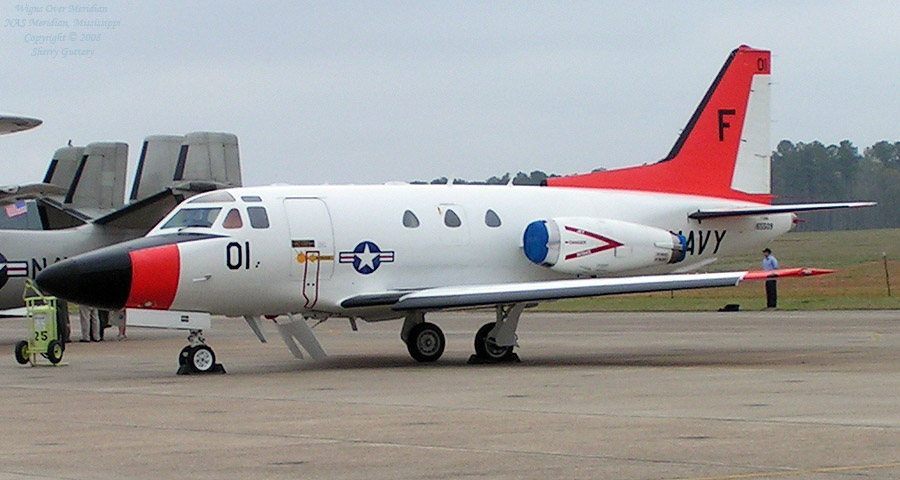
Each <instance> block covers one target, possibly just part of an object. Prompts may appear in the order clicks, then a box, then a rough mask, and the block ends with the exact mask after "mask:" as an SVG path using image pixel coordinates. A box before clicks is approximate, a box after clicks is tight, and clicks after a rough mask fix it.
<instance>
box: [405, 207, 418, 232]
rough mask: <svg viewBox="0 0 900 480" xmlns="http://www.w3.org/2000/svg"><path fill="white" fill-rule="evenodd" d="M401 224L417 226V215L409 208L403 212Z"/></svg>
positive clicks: (407, 226) (411, 226) (409, 226)
mask: <svg viewBox="0 0 900 480" xmlns="http://www.w3.org/2000/svg"><path fill="white" fill-rule="evenodd" d="M403 226H404V227H406V228H416V227H418V226H419V217H416V214H415V213H413V212H412V211H411V210H407V211H405V212H403Z"/></svg>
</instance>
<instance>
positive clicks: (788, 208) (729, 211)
mask: <svg viewBox="0 0 900 480" xmlns="http://www.w3.org/2000/svg"><path fill="white" fill-rule="evenodd" d="M874 205H877V203H876V202H849V203H800V204H795V205H760V206H758V207H740V208H711V209H708V210H697V211H696V212H694V213H692V214H690V215H688V218H693V219H694V220H705V219H707V218H722V217H745V216H752V215H768V214H776V213H794V212H814V211H818V210H836V209H840V208H861V207H871V206H874Z"/></svg>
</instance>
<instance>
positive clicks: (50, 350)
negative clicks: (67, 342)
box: [47, 340, 63, 365]
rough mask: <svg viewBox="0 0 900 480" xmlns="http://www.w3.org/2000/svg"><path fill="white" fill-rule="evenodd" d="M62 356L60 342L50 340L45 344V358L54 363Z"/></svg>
mask: <svg viewBox="0 0 900 480" xmlns="http://www.w3.org/2000/svg"><path fill="white" fill-rule="evenodd" d="M62 356H63V344H62V343H60V341H59V340H51V341H50V343H48V344H47V360H50V363H52V364H54V365H56V364H57V363H59V362H60V360H62Z"/></svg>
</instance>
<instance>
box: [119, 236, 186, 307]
mask: <svg viewBox="0 0 900 480" xmlns="http://www.w3.org/2000/svg"><path fill="white" fill-rule="evenodd" d="M128 255H129V256H131V291H130V292H129V293H128V300H127V301H126V302H125V306H126V307H136V308H152V309H156V310H166V309H168V308H169V307H171V306H172V302H173V301H175V293H176V292H177V291H178V276H179V274H180V271H181V261H180V259H179V254H178V245H175V244H172V245H163V246H160V247H153V248H146V249H143V250H135V251H133V252H129V253H128Z"/></svg>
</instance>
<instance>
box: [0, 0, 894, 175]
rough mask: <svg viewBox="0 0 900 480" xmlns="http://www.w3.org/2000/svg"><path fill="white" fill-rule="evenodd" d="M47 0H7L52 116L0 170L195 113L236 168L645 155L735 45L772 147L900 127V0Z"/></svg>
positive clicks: (878, 135) (35, 106)
mask: <svg viewBox="0 0 900 480" xmlns="http://www.w3.org/2000/svg"><path fill="white" fill-rule="evenodd" d="M56 5H57V4H55V3H52V0H43V1H35V2H29V1H26V0H16V1H9V2H4V3H3V4H2V5H0V15H2V18H3V22H4V28H2V29H0V32H2V33H0V35H2V37H0V41H2V42H3V48H2V49H0V58H2V60H3V61H2V64H3V66H4V68H3V74H2V75H0V112H3V113H7V114H19V115H25V116H34V117H37V118H40V119H42V120H43V121H44V124H43V125H42V126H40V127H38V128H37V129H35V130H32V131H29V132H24V133H18V134H15V135H10V136H5V137H2V138H0V162H2V163H0V165H2V166H3V174H2V177H0V184H10V183H24V182H33V181H39V180H40V179H41V178H42V176H43V174H44V171H45V170H46V167H47V164H48V162H49V159H50V156H51V155H52V152H53V151H54V150H55V149H56V148H58V147H61V146H64V145H65V144H66V142H67V141H68V140H69V139H72V140H73V141H74V143H75V144H81V145H83V144H86V143H90V142H93V141H112V140H117V141H125V142H128V144H129V145H130V147H131V150H130V154H129V164H130V166H131V168H132V169H133V166H134V164H135V163H136V162H137V155H138V154H139V152H140V144H141V142H142V140H143V138H144V137H145V136H148V135H151V134H161V133H167V134H183V133H187V132H191V131H198V130H212V131H226V132H232V133H235V134H237V136H238V139H239V143H240V150H241V160H242V163H243V171H244V183H245V185H259V184H269V183H276V182H287V183H300V184H304V183H314V184H320V183H332V184H335V183H381V182H385V181H391V180H416V179H420V180H430V179H432V178H435V177H440V176H447V177H454V176H456V177H463V178H467V179H473V180H474V179H485V178H487V177H489V176H491V175H501V174H503V173H504V172H507V171H510V172H513V173H514V172H516V171H518V170H524V171H531V170H543V171H545V172H548V173H549V172H556V173H560V174H565V173H576V172H587V171H590V170H592V169H594V168H597V167H605V168H616V167H622V166H628V165H636V164H641V163H647V162H653V161H656V160H658V159H660V158H662V157H663V156H665V154H666V153H667V152H668V151H669V148H670V147H671V145H672V143H673V142H674V141H675V139H676V138H677V136H678V134H679V131H680V129H681V128H682V127H684V125H685V124H686V123H687V120H688V118H689V117H690V115H691V113H692V112H693V110H694V108H695V107H696V105H697V103H698V102H699V101H700V99H701V98H702V96H703V94H704V92H705V91H706V89H707V88H708V86H709V84H710V83H711V82H712V80H713V78H714V77H715V75H716V73H717V72H718V70H719V68H720V67H721V65H722V63H723V62H724V61H725V59H726V58H727V56H728V54H729V52H730V51H731V50H733V49H734V48H736V47H737V46H739V45H741V44H747V45H750V46H753V47H756V48H765V49H770V50H772V52H773V58H772V64H773V65H772V73H773V82H774V87H773V93H772V120H773V123H772V142H773V147H774V145H775V144H776V143H777V142H778V141H779V140H781V139H785V138H787V139H790V140H793V141H803V142H809V141H812V140H820V141H822V142H824V143H836V142H839V141H840V140H843V139H849V140H851V141H852V142H853V143H854V144H856V145H857V146H859V147H860V148H862V147H865V146H868V145H871V144H872V143H874V142H876V141H879V140H883V139H887V140H891V141H900V33H898V32H900V30H898V28H900V27H898V26H900V2H896V1H889V2H874V1H873V2H848V1H836V2H825V1H815V2H781V1H777V2H718V1H717V2H681V3H679V2H616V3H612V2H541V3H534V2H449V1H448V2H402V3H401V2H388V1H374V2H330V1H324V2H323V1H318V2H290V3H288V2H236V1H215V2H212V1H210V2H190V1H183V0H182V1H178V2H155V1H154V2H133V3H132V2H112V1H104V0H97V2H96V3H84V4H81V3H77V0H66V1H65V2H62V3H60V4H59V6H60V7H62V8H63V11H50V10H51V8H50V6H56ZM70 5H77V6H87V7H90V6H95V7H101V10H102V9H105V10H106V11H105V12H104V11H100V12H92V11H82V12H71V11H69V10H68V9H69V6H70ZM23 7H29V8H23ZM29 10H31V13H30V14H29V13H28V11H29ZM32 20H37V21H39V22H38V24H37V25H35V24H33V22H32ZM19 21H21V22H22V23H24V25H25V26H24V27H22V26H19V25H20V23H18V22H19ZM85 21H86V22H88V23H89V25H79V24H78V22H85ZM40 22H45V23H43V24H41V23H40ZM59 22H66V23H68V26H53V24H54V23H56V24H58V23H59ZM116 22H118V25H116ZM48 23H49V25H48ZM90 23H94V24H96V25H91V24H90ZM104 23H106V24H107V25H104ZM110 26H114V27H115V28H109V27H110ZM60 35H61V37H62V39H63V40H61V41H57V42H56V43H55V44H49V43H43V44H36V43H35V42H37V41H39V40H40V39H44V40H43V41H47V40H46V39H47V38H48V37H54V36H56V38H60V37H59V36H60ZM54 49H55V50H57V53H56V54H55V57H54V54H53V53H52V50H54ZM63 49H68V51H69V52H71V51H72V50H76V51H78V50H90V51H92V52H90V54H89V55H72V54H71V53H70V54H68V55H67V56H66V58H63V56H62V55H63ZM48 51H50V52H49V53H48ZM78 53H87V52H78Z"/></svg>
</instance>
